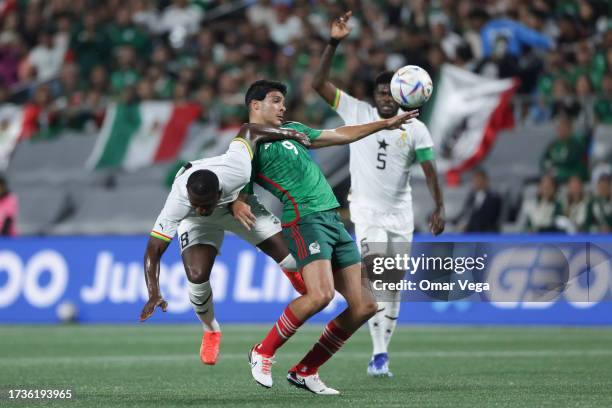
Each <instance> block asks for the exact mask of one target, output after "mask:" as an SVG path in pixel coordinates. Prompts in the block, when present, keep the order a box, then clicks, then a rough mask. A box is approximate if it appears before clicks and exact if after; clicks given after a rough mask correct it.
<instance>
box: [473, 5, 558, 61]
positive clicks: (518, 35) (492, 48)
mask: <svg viewBox="0 0 612 408" xmlns="http://www.w3.org/2000/svg"><path fill="white" fill-rule="evenodd" d="M470 18H471V19H472V26H473V27H474V28H475V29H476V30H478V31H480V39H481V41H482V56H483V57H484V58H487V57H490V56H492V55H493V54H495V53H497V54H499V55H503V54H505V53H506V50H507V53H508V54H509V55H510V56H513V57H518V56H520V55H521V54H522V53H523V50H524V48H525V47H526V46H528V47H535V48H541V49H545V50H549V49H551V48H552V47H553V46H554V41H553V40H552V39H551V38H548V37H546V36H545V35H542V34H540V33H539V32H537V31H535V30H532V29H531V28H529V27H527V26H526V25H524V24H522V23H519V22H517V21H513V20H511V19H508V18H498V19H491V17H490V16H489V14H488V13H487V12H486V11H484V10H482V9H475V10H474V11H472V13H471V14H470Z"/></svg>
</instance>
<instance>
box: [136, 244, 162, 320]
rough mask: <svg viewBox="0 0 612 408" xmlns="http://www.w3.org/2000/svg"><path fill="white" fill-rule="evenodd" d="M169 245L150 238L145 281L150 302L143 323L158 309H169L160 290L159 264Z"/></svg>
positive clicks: (142, 316) (145, 260)
mask: <svg viewBox="0 0 612 408" xmlns="http://www.w3.org/2000/svg"><path fill="white" fill-rule="evenodd" d="M168 245H169V242H165V241H162V240H161V239H157V238H155V237H149V242H148V244H147V250H146V252H145V258H144V270H145V281H146V282H147V291H148V292H149V301H148V302H147V303H146V304H145V306H144V308H143V309H142V312H141V313H140V321H141V322H144V321H145V320H147V319H148V318H149V317H151V315H152V314H153V312H155V309H156V308H157V307H159V308H161V310H162V311H163V312H165V311H166V309H167V308H168V302H166V301H165V300H164V298H162V296H161V292H160V290H159V263H160V261H161V257H162V255H163V253H164V252H165V251H166V248H168Z"/></svg>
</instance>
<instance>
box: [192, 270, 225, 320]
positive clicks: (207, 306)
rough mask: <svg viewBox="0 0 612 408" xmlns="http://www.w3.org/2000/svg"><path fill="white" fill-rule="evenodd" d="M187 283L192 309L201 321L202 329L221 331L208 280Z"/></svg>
mask: <svg viewBox="0 0 612 408" xmlns="http://www.w3.org/2000/svg"><path fill="white" fill-rule="evenodd" d="M187 283H188V284H189V300H191V305H192V306H193V310H194V311H195V312H196V314H197V315H198V318H199V319H200V321H201V322H202V325H203V326H204V330H205V331H221V327H220V326H219V322H217V319H215V307H214V305H213V296H212V288H211V287H210V281H207V282H204V283H192V282H189V281H187Z"/></svg>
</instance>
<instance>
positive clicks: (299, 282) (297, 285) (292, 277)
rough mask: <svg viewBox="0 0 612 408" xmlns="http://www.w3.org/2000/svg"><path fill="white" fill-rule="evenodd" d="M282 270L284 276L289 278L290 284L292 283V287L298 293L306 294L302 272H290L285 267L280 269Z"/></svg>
mask: <svg viewBox="0 0 612 408" xmlns="http://www.w3.org/2000/svg"><path fill="white" fill-rule="evenodd" d="M282 271H283V273H284V274H285V276H286V277H287V278H288V279H289V282H291V285H293V288H294V289H295V290H296V291H297V292H298V293H299V294H300V295H305V294H306V284H305V283H304V279H302V274H301V273H300V272H299V271H297V272H291V271H288V270H286V269H282Z"/></svg>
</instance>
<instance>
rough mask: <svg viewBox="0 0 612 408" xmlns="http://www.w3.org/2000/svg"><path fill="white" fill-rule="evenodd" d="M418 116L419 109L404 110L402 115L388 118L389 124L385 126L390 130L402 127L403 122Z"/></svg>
mask: <svg viewBox="0 0 612 408" xmlns="http://www.w3.org/2000/svg"><path fill="white" fill-rule="evenodd" d="M417 116H419V110H418V109H414V110H411V111H408V112H404V113H402V114H400V115H397V116H394V117H392V118H389V119H386V121H387V123H386V124H387V126H386V127H385V129H389V130H392V129H400V128H401V127H402V125H403V124H405V123H406V122H408V121H409V120H410V119H414V118H416V117H417Z"/></svg>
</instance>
